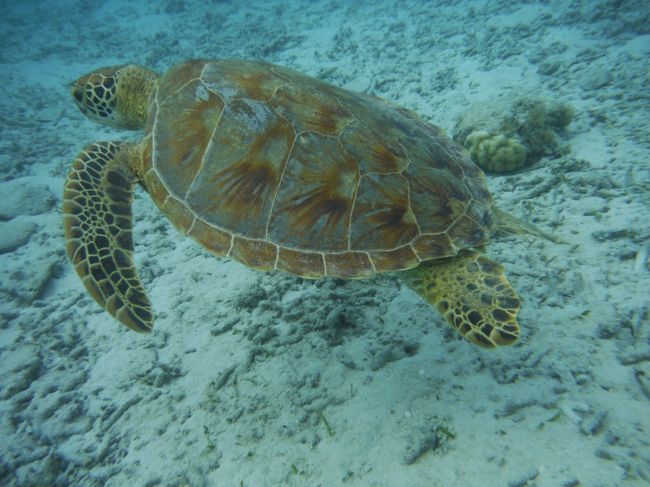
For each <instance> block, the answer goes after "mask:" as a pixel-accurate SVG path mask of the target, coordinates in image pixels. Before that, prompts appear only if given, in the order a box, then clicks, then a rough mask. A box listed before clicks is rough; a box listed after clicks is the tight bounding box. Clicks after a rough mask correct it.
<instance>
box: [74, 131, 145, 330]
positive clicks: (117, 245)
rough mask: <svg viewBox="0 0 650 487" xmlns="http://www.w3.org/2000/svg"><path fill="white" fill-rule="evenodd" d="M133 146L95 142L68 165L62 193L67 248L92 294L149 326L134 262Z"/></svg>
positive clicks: (134, 324)
mask: <svg viewBox="0 0 650 487" xmlns="http://www.w3.org/2000/svg"><path fill="white" fill-rule="evenodd" d="M134 148H135V146H134V144H127V143H119V142H96V143H94V144H90V145H89V146H87V147H86V148H85V149H84V150H83V151H81V153H80V154H79V156H78V157H77V159H76V160H75V161H74V163H73V164H72V168H71V169H70V172H69V173H68V177H67V180H66V183H65V189H64V192H63V227H64V233H65V240H66V251H67V253H68V257H69V258H70V261H71V262H72V264H73V265H74V268H75V270H76V271H77V274H78V275H79V277H80V278H81V281H82V282H83V284H84V286H86V289H87V290H88V292H89V293H90V295H91V296H92V297H93V298H94V299H95V301H97V303H99V305H100V306H102V307H103V308H104V309H105V310H106V311H108V312H109V313H110V314H111V315H113V316H114V317H115V318H117V319H118V320H119V321H121V322H122V323H123V324H125V325H126V326H128V327H129V328H131V329H133V330H135V331H140V332H147V331H151V329H152V328H153V314H152V312H151V304H150V302H149V299H148V298H147V295H146V294H145V291H144V287H143V286H142V282H141V281H140V277H139V276H138V273H137V271H136V269H135V265H134V263H133V236H132V218H131V203H132V201H133V191H134V187H135V183H136V182H137V178H136V175H135V174H134V173H133V171H132V170H131V169H130V167H134V165H133V163H134V162H135V161H131V160H130V158H132V157H133V155H134V154H135V153H136V151H134Z"/></svg>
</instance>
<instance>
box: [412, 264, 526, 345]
mask: <svg viewBox="0 0 650 487" xmlns="http://www.w3.org/2000/svg"><path fill="white" fill-rule="evenodd" d="M399 276H400V277H401V278H402V279H403V281H404V282H405V283H406V284H407V285H408V286H409V287H410V288H411V289H413V290H414V291H415V292H417V293H418V294H419V295H420V296H422V297H423V298H424V299H425V301H427V302H428V303H430V304H432V305H434V306H435V307H436V308H437V309H438V310H439V311H440V312H441V313H442V315H443V316H444V317H445V319H446V320H447V321H448V322H449V324H450V325H451V326H452V327H453V328H454V329H455V330H457V331H458V332H459V333H460V334H461V335H462V336H463V337H465V338H466V339H467V340H469V341H470V342H472V343H474V344H476V345H479V346H481V347H484V348H496V347H498V346H500V345H510V344H512V343H514V342H515V341H517V338H519V324H518V323H517V313H518V311H519V305H520V301H519V297H518V296H517V293H516V292H515V290H514V289H513V288H512V287H511V286H510V283H509V282H508V280H507V279H506V277H505V275H504V273H503V267H502V266H501V265H499V264H498V263H496V262H494V261H492V260H490V259H488V258H487V257H485V256H483V255H482V254H480V253H479V252H473V251H464V252H462V253H461V254H459V255H457V256H455V257H451V258H448V259H440V260H432V261H427V262H423V263H421V264H420V265H419V266H418V267H415V268H414V269H409V270H406V271H403V272H401V273H400V274H399Z"/></svg>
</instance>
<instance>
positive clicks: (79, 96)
mask: <svg viewBox="0 0 650 487" xmlns="http://www.w3.org/2000/svg"><path fill="white" fill-rule="evenodd" d="M72 96H74V98H75V100H77V101H78V102H79V103H82V102H83V101H84V93H83V90H82V89H81V88H79V87H78V86H75V87H73V88H72Z"/></svg>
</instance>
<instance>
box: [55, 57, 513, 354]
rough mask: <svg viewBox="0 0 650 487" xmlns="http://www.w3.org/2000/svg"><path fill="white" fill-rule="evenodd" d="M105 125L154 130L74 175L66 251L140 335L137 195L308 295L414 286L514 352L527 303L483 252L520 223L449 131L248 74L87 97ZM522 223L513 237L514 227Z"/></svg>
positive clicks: (122, 82)
mask: <svg viewBox="0 0 650 487" xmlns="http://www.w3.org/2000/svg"><path fill="white" fill-rule="evenodd" d="M71 91H72V96H73V98H74V100H75V102H76V104H77V106H78V107H79V109H80V110H81V112H82V113H83V114H85V115H86V116H87V117H88V118H90V119H91V120H94V121H96V122H99V123H103V124H106V125H111V126H114V127H118V128H126V129H141V128H144V129H145V135H144V138H143V139H142V141H141V142H140V143H126V142H96V143H94V144H91V145H89V146H87V147H86V148H85V149H84V150H83V151H81V153H80V154H79V156H78V157H77V159H76V160H75V161H74V163H73V164H72V167H71V169H70V172H69V174H68V177H67V180H66V183H65V191H64V202H63V213H64V229H65V238H66V250H67V253H68V256H69V257H70V260H71V261H72V263H73V264H74V267H75V269H76V272H77V273H78V274H79V276H80V278H81V280H82V281H83V283H84V285H85V286H86V288H87V290H88V292H89V293H90V294H91V295H92V297H93V298H94V299H95V300H96V301H97V302H98V303H99V304H100V305H101V306H102V307H103V308H104V309H106V310H107V311H108V312H109V313H110V314H112V315H113V316H114V317H116V318H117V319H118V320H119V321H121V322H122V323H123V324H125V325H126V326H128V327H129V328H132V329H134V330H136V331H141V332H145V331H150V330H151V329H152V327H153V322H154V319H153V313H152V310H151V305H150V302H149V299H148V298H147V295H146V294H145V290H144V287H143V285H142V283H141V281H140V278H139V276H138V273H137V271H136V269H135V266H134V262H133V241H132V220H131V202H132V199H133V192H134V186H135V183H139V184H140V185H141V186H142V187H143V188H144V189H145V190H146V191H147V193H149V195H150V196H151V198H152V199H153V201H154V202H155V204H156V205H157V206H158V208H159V209H160V210H161V211H162V212H163V213H164V214H165V215H166V216H167V218H169V219H170V220H171V222H172V223H173V224H174V225H175V226H176V227H177V228H178V229H179V230H180V231H181V232H182V233H184V234H186V235H189V236H190V237H192V238H193V239H195V240H196V241H197V242H199V243H200V244H202V245H203V246H204V247H205V248H206V249H208V250H209V251H211V252H213V253H214V254H216V255H218V256H227V257H230V258H233V259H235V260H237V261H239V262H241V263H243V264H245V265H247V266H249V267H252V268H255V269H261V270H272V269H279V270H283V271H286V272H289V273H291V274H295V275H298V276H302V277H306V278H320V277H324V276H331V277H336V278H346V279H347V278H364V277H368V276H371V275H373V274H376V273H379V272H387V271H401V273H400V274H399V275H400V276H401V278H402V279H403V281H404V282H405V283H406V284H407V285H408V286H410V287H411V288H412V289H414V290H415V291H416V292H417V293H419V294H420V295H421V296H422V297H423V298H424V299H425V300H426V301H427V302H429V303H430V304H432V305H434V306H435V307H437V308H438V310H439V311H440V312H441V313H442V314H443V315H444V317H445V318H446V319H447V321H448V322H449V323H450V324H451V326H452V327H453V328H455V329H456V330H457V331H458V332H459V333H460V334H461V335H462V336H463V337H465V338H466V339H468V340H470V341H471V342H473V343H475V344H477V345H480V346H482V347H487V348H494V347H497V346H499V345H508V344H511V343H514V342H515V341H516V340H517V338H518V336H519V325H518V323H517V319H516V318H517V313H518V311H519V307H520V300H519V298H518V296H517V294H516V292H515V291H514V290H513V288H512V287H511V286H510V284H509V283H508V281H507V279H506V277H505V276H504V273H503V268H502V266H501V265H499V264H497V263H496V262H493V261H492V260H490V259H488V258H487V257H485V256H484V255H483V254H482V253H481V250H482V248H483V246H484V244H485V243H486V242H487V240H488V238H489V237H490V235H491V234H492V233H493V232H494V231H495V229H496V228H497V227H499V226H500V225H501V226H506V227H509V228H510V229H513V228H514V229H515V230H516V229H517V228H516V227H517V226H518V225H517V223H516V221H515V220H514V219H512V218H511V217H509V216H508V215H506V214H505V213H503V212H500V211H498V210H496V208H494V207H493V205H492V198H491V195H490V193H489V192H488V190H487V187H486V183H485V177H484V175H483V173H482V172H481V170H480V169H479V168H478V167H477V166H475V165H474V164H473V163H472V162H471V161H470V158H469V155H468V153H467V152H466V151H465V150H464V149H463V148H462V147H460V146H459V145H457V144H456V143H454V142H452V141H451V140H450V139H449V138H447V137H446V136H445V135H444V133H443V131H442V130H441V129H440V128H438V127H435V126H433V125H431V124H429V123H427V122H425V121H423V120H422V119H421V118H420V117H418V116H417V115H416V114H414V113H413V112H410V111H408V110H406V109H403V108H400V107H398V106H395V105H393V104H391V103H390V102H387V101H385V100H382V99H380V98H377V97H374V96H370V95H366V94H362V93H355V92H352V91H348V90H345V89H341V88H338V87H335V86H333V85H330V84H327V83H325V82H322V81H319V80H317V79H314V78H312V77H309V76H306V75H303V74H300V73H298V72H296V71H293V70H290V69H287V68H284V67H281V66H277V65H273V64H269V63H265V62H252V61H242V60H214V61H206V60H193V61H189V62H185V63H183V64H179V65H177V66H175V67H173V68H171V69H170V70H169V71H168V72H167V73H166V74H164V75H163V76H159V75H157V74H156V73H154V72H152V71H150V70H148V69H146V68H144V67H141V66H136V65H123V66H113V67H105V68H100V69H98V70H96V71H93V72H91V73H89V74H87V75H85V76H83V77H81V78H80V79H79V80H78V81H76V82H75V83H73V85H72V88H71ZM513 222H514V223H513Z"/></svg>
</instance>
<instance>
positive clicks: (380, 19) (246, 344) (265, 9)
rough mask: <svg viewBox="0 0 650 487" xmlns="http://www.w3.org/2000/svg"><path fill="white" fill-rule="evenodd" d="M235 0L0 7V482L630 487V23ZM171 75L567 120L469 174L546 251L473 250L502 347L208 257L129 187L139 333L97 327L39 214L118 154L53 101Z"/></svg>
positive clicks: (528, 245)
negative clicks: (312, 79) (209, 69)
mask: <svg viewBox="0 0 650 487" xmlns="http://www.w3.org/2000/svg"><path fill="white" fill-rule="evenodd" d="M239 3H240V2H235V1H233V2H227V1H213V2H199V1H189V0H174V1H168V2H143V3H137V2H110V3H106V4H105V5H104V6H103V7H101V9H99V10H98V9H97V7H96V4H97V2H86V1H79V2H71V1H70V2H63V1H59V2H26V3H24V4H23V5H22V6H20V7H6V6H3V7H0V19H1V20H0V25H1V28H0V46H2V48H1V51H0V70H1V72H2V80H3V81H2V88H1V90H2V91H1V93H2V96H1V97H0V121H1V122H2V125H1V127H2V128H1V130H2V136H1V140H0V171H1V172H0V181H2V182H1V183H0V196H1V198H0V234H2V235H0V249H1V251H2V252H3V253H2V254H0V320H1V326H0V373H1V377H2V380H1V385H0V440H1V441H0V484H3V485H39V486H43V485H82V486H93V485H97V486H100V485H101V486H104V485H106V486H125V485H134V486H157V485H164V486H181V485H191V486H201V485H209V486H213V485H214V486H240V485H243V486H276V485H294V486H303V485H305V486H306V485H309V486H317V485H322V486H336V485H354V486H445V487H452V486H459V487H460V486H462V487H466V486H479V485H480V486H524V485H529V486H533V485H535V486H540V487H542V486H544V487H545V486H549V487H551V486H553V487H555V486H567V487H568V486H577V485H581V486H623V485H625V486H627V485H630V486H635V485H648V482H650V440H648V438H650V414H649V413H650V327H649V323H648V322H649V314H650V309H649V307H650V303H649V300H648V296H649V295H650V293H648V289H650V272H649V271H648V263H647V262H643V261H641V263H639V260H642V259H643V255H641V257H637V256H638V254H639V252H644V250H643V249H644V248H645V249H647V242H648V240H650V227H649V226H648V222H649V221H650V162H649V161H650V129H649V126H648V107H649V106H650V92H649V91H648V85H649V83H650V79H648V73H649V72H650V70H649V63H648V59H650V30H649V27H648V18H650V10H649V9H648V7H647V6H639V5H640V2H606V1H594V2H587V4H586V5H585V6H584V7H579V6H575V5H573V3H572V2H567V1H554V2H539V3H537V4H534V3H528V2H526V4H525V5H521V6H509V7H507V9H506V11H502V10H500V9H501V8H503V6H505V5H510V4H509V3H508V2H483V1H477V2H464V3H461V2H444V3H445V6H437V5H435V4H436V3H438V2H408V1H406V2H402V1H400V2H389V1H384V2H371V1H368V2H356V1H355V2H328V1H307V0H305V1H294V2H292V3H291V4H287V5H286V6H282V5H281V3H280V2H261V1H258V2H250V5H249V6H246V7H240V6H238V4H239ZM242 3H243V2H242ZM267 3H271V4H272V5H271V6H266V5H267ZM582 3H584V2H575V4H576V5H580V4H582ZM614 3H616V4H619V6H618V7H617V8H615V7H614V6H613V4H614ZM497 4H499V5H501V6H500V7H498V6H497ZM470 7H471V8H470ZM644 19H645V20H644ZM192 57H207V58H210V57H238V58H250V59H264V60H267V61H271V62H276V63H280V64H284V65H287V66H289V67H292V68H295V69H299V70H301V71H304V72H306V73H308V74H311V75H314V76H319V77H321V78H323V79H324V80H326V81H329V82H332V83H335V84H338V85H342V86H345V87H348V88H351V89H356V90H362V91H370V92H372V93H374V94H376V95H379V96H383V97H386V98H389V99H391V100H393V101H396V102H398V103H400V104H402V105H404V106H406V107H408V108H411V109H414V110H416V111H418V112H420V113H421V114H422V115H423V116H424V117H425V118H427V119H428V120H431V121H432V122H433V123H435V124H437V125H440V126H441V127H443V128H445V129H446V130H448V131H450V132H451V130H452V128H453V126H454V122H455V120H456V117H457V116H458V115H460V114H461V113H462V112H463V111H464V110H465V109H467V107H468V106H470V105H471V104H472V103H474V102H477V101H480V100H490V99H493V98H494V97H497V96H508V94H509V93H515V92H516V93H522V92H523V93H530V94H532V95H535V96H540V97H543V98H546V99H549V100H562V101H566V102H569V103H570V104H572V105H573V106H574V107H575V109H576V119H575V120H574V121H573V123H572V124H571V125H570V127H569V130H568V131H567V133H565V134H564V135H563V136H562V141H561V142H562V143H563V144H568V145H570V146H571V149H572V152H571V153H570V154H569V155H567V156H563V157H560V158H544V159H542V160H541V161H540V162H538V163H537V164H535V165H534V166H533V167H530V168H528V169H526V170H524V171H522V172H520V173H517V174H511V175H506V176H495V175H491V176H489V185H490V188H491V190H492V191H493V193H494V195H495V200H496V202H497V203H498V205H499V206H500V207H501V208H503V209H505V210H507V211H509V212H512V213H513V214H516V215H519V216H520V217H525V218H529V219H530V220H531V221H534V222H535V223H536V224H538V225H539V226H541V227H542V228H544V229H547V230H551V231H553V232H554V233H555V234H556V235H558V236H559V237H561V238H563V239H564V240H566V241H568V242H569V243H568V244H567V245H558V244H553V243H550V242H547V241H542V240H538V239H535V238H533V237H514V236H512V237H504V238H500V239H498V240H496V241H494V242H492V243H491V245H490V247H489V249H488V254H489V255H490V256H491V257H492V258H494V259H496V260H499V261H500V262H502V263H503V264H504V265H505V267H506V269H507V274H508V276H509V278H510V280H511V282H512V283H513V286H514V287H515V288H516V289H517V290H518V291H519V293H520V294H521V296H522V299H523V309H522V312H521V315H520V317H521V324H522V327H523V337H522V339H521V340H520V343H518V344H517V345H516V346H514V347H509V348H505V349H501V350H498V351H495V352H490V351H484V350H479V349H477V348H475V347H473V346H472V345H470V344H469V343H466V342H464V341H462V340H461V339H459V338H458V337H456V335H455V334H454V332H453V331H452V330H451V329H448V327H447V325H446V324H445V323H444V322H443V320H442V318H441V317H440V316H438V315H437V314H436V313H435V311H434V310H432V309H431V308H430V307H428V306H427V305H426V304H424V303H422V302H421V301H420V300H419V298H418V297H417V296H416V295H415V294H414V293H412V292H411V291H409V290H408V289H406V288H405V287H404V286H403V285H401V284H400V281H399V280H398V278H397V277H396V276H379V277H376V278H373V279H370V280H368V281H354V282H343V281H332V280H325V281H321V282H311V281H304V280H300V279H298V278H294V277H291V276H288V275H284V274H262V273H257V272H255V271H252V270H249V269H246V268H244V267H243V266H241V265H240V264H237V263H236V262H233V261H223V260H218V259H215V258H214V257H212V256H210V255H208V254H207V253H206V252H205V251H203V250H202V249H201V248H200V247H198V246H197V245H196V244H195V243H194V242H192V241H190V240H189V239H185V238H183V237H181V236H180V235H178V233H177V232H176V231H175V230H174V229H173V227H172V226H171V224H170V223H169V222H168V221H167V220H166V219H165V218H164V217H163V216H162V215H161V214H160V213H159V212H158V210H157V209H156V208H155V207H154V206H153V203H152V202H151V201H150V200H149V199H148V197H147V196H146V194H144V193H143V192H142V191H139V192H138V194H137V198H136V202H135V209H134V211H135V215H136V219H137V222H136V225H135V240H136V249H135V251H136V260H137V263H138V267H139V269H140V272H141V274H142V277H143V280H144V282H145V286H146V288H147V290H148V293H149V296H150V298H151V299H152V301H153V303H154V306H155V310H156V315H157V324H156V326H157V328H156V331H155V332H154V333H153V334H151V335H149V336H141V335H137V334H135V333H133V332H131V331H129V330H126V329H124V328H123V327H120V326H119V325H118V324H117V323H116V322H115V321H114V320H113V319H112V318H111V317H110V316H109V315H108V314H107V313H105V312H103V311H102V310H100V309H99V307H98V306H97V305H96V304H95V303H94V301H92V299H91V298H90V297H89V296H88V295H87V294H86V293H85V291H84V289H83V287H82V285H81V283H80V282H79V279H78V278H77V276H76V275H75V274H74V271H73V269H72V267H71V266H70V265H69V263H68V262H67V259H66V257H65V252H64V242H63V237H62V229H61V221H60V220H61V216H60V213H59V211H58V210H57V208H58V207H60V203H61V201H60V198H61V193H62V186H63V181H64V177H65V173H66V171H67V167H68V165H69V163H70V161H71V160H72V159H73V158H74V157H75V155H76V154H77V152H78V151H79V150H80V149H81V148H82V146H83V145H85V144H86V143H88V142H91V141H93V140H110V139H115V140H124V139H125V138H136V139H137V137H138V134H137V133H131V134H127V133H120V132H119V131H115V130H112V129H109V128H103V127H99V126H97V125H94V124H92V123H91V122H89V121H87V120H85V119H83V117H82V115H81V114H80V113H78V111H77V110H76V109H75V107H74V105H73V103H72V101H71V100H70V97H69V94H68V92H67V83H69V82H70V81H71V80H73V79H74V78H75V77H78V76H80V75H81V74H83V73H85V72H87V71H89V70H91V69H93V68H95V67H97V66H101V65H109V64H114V63H122V62H138V63H142V64H146V65H148V66H150V67H151V68H153V69H156V70H158V71H161V72H162V71H164V70H165V69H166V68H168V67H170V66H171V65H173V64H174V63H176V62H179V61H181V60H183V59H187V58H192ZM543 73H546V74H543ZM645 255H646V257H647V250H645Z"/></svg>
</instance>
